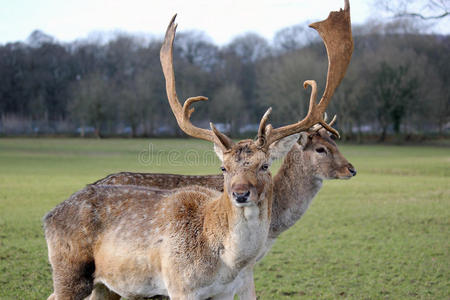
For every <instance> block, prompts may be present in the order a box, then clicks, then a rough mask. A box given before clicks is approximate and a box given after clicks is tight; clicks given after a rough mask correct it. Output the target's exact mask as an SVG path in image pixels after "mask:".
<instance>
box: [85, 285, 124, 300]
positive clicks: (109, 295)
mask: <svg viewBox="0 0 450 300" xmlns="http://www.w3.org/2000/svg"><path fill="white" fill-rule="evenodd" d="M86 300H120V296H119V295H117V294H116V293H114V292H113V291H111V290H109V289H108V288H107V287H106V286H105V285H104V284H101V283H98V284H96V285H95V287H94V290H93V291H92V294H91V295H90V296H89V297H88V298H86Z"/></svg>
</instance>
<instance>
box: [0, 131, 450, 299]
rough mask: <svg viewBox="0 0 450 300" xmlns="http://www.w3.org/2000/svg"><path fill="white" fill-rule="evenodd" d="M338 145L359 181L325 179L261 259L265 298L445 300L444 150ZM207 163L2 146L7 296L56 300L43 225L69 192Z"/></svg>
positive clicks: (160, 151) (100, 147) (40, 145)
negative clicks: (113, 176)
mask: <svg viewBox="0 0 450 300" xmlns="http://www.w3.org/2000/svg"><path fill="white" fill-rule="evenodd" d="M149 145H151V146H150V147H149ZM340 148H341V150H342V152H343V153H344V155H345V156H346V157H347V158H348V159H349V160H350V161H351V162H352V163H353V164H354V165H355V166H356V168H357V170H358V175H357V176H356V177H355V178H353V179H352V180H350V181H330V182H326V183H325V185H324V188H323V189H322V190H321V192H320V194H319V195H318V197H317V198H316V199H315V200H314V202H313V204H312V205H311V207H310V209H309V210H308V212H307V213H306V215H305V216H304V217H303V218H302V220H300V221H299V222H298V223H297V224H296V225H295V226H294V227H293V228H291V229H290V230H289V231H287V232H286V233H284V234H283V235H282V236H281V237H280V239H279V240H278V241H277V243H276V244H275V246H274V247H273V249H272V251H271V252H270V253H269V254H268V255H267V257H266V258H265V259H264V260H263V261H261V262H260V263H259V265H258V266H257V267H256V270H255V277H256V289H257V294H258V295H259V297H260V299H283V298H284V299H296V298H305V299H334V298H348V299H449V298H450V271H449V270H450V255H449V228H450V227H449V222H450V205H449V204H450V151H449V148H433V147H396V146H342V147H340ZM192 150H195V151H192ZM195 153H200V155H199V157H197V156H196V154H195ZM205 157H206V158H205ZM212 157H213V156H212V151H211V145H209V144H208V143H206V142H205V143H204V142H201V141H195V140H163V139H156V140H155V139H152V140H144V139H142V140H125V139H120V140H119V139H117V140H114V139H111V140H80V139H0V299H45V298H46V297H47V296H48V295H49V294H50V293H51V270H50V267H49V264H48V262H47V249H46V245H45V241H44V237H43V232H42V224H41V218H42V216H43V215H44V214H45V213H46V212H47V211H49V210H50V209H51V208H53V207H54V206H55V205H56V204H58V203H59V202H61V201H63V200H64V199H66V198H67V197H68V196H69V195H70V194H72V193H73V192H75V191H77V190H79V189H81V188H82V187H83V186H84V185H86V184H87V183H90V182H93V181H95V180H97V179H99V178H102V177H104V176H105V175H107V174H110V173H113V172H118V171H124V170H127V171H145V172H172V173H184V174H206V173H217V170H218V167H219V163H218V161H217V160H215V159H213V158H212ZM150 158H152V160H151V159H150Z"/></svg>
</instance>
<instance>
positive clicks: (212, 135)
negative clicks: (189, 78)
mask: <svg viewBox="0 0 450 300" xmlns="http://www.w3.org/2000/svg"><path fill="white" fill-rule="evenodd" d="M176 17H177V15H174V16H173V17H172V20H170V23H169V26H168V27H167V31H166V36H165V38H164V42H163V44H162V47H161V51H160V60H161V66H162V69H163V73H164V78H165V79H166V92H167V98H168V99H169V104H170V108H171V109H172V112H173V114H174V115H175V118H176V119H177V123H178V126H180V128H181V129H182V130H183V131H184V132H185V133H186V134H188V135H190V136H192V137H196V138H199V139H203V140H207V141H210V142H213V143H216V144H217V145H219V146H221V147H222V148H223V149H224V150H226V149H229V148H231V146H232V145H233V141H232V140H231V139H230V138H228V137H227V136H226V135H224V134H222V133H221V132H219V130H217V128H216V127H215V126H214V124H212V123H210V126H211V129H212V130H208V129H203V128H199V127H196V126H194V125H193V124H192V123H191V121H190V117H191V114H192V113H193V112H194V108H190V106H191V104H192V103H194V102H197V101H207V100H208V98H207V97H203V96H197V97H191V98H188V99H187V100H186V101H185V102H184V104H183V107H182V106H181V104H180V101H179V100H178V96H177V92H176V88H175V74H174V70H173V42H174V39H175V32H176V29H177V24H175V18H176Z"/></svg>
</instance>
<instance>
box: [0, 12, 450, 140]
mask: <svg viewBox="0 0 450 300" xmlns="http://www.w3.org/2000/svg"><path fill="white" fill-rule="evenodd" d="M353 34H354V41H355V50H354V54H353V57H352V61H351V64H350V67H349V69H348V71H347V74H346V76H345V78H344V80H343V81H342V83H341V85H340V87H339V88H338V89H337V91H336V93H335V95H334V99H333V100H332V102H331V105H330V107H329V113H330V114H337V115H338V122H337V128H338V129H339V130H340V131H341V132H342V135H343V136H344V138H347V139H360V138H361V137H363V136H365V135H374V136H375V135H376V136H377V138H379V139H380V140H384V139H386V138H387V136H389V135H392V134H395V135H402V136H409V135H425V134H429V133H438V134H445V133H448V131H449V127H450V126H449V122H450V119H449V116H450V90H449V89H450V84H449V83H450V80H449V77H450V37H449V36H448V35H447V36H442V35H429V34H422V33H421V32H420V30H416V29H415V28H414V26H411V24H409V23H408V22H405V21H398V20H397V21H394V22H392V23H387V24H373V23H372V24H365V25H364V26H355V27H354V28H353ZM161 42H162V40H161V39H157V38H144V37H142V36H136V35H132V34H125V33H121V34H117V35H116V36H115V37H114V38H111V39H109V40H108V41H107V42H104V41H101V40H92V39H86V40H79V41H74V42H71V43H60V42H58V41H56V40H55V39H53V38H52V37H51V36H48V35H46V34H45V33H43V32H40V31H35V32H33V33H32V34H31V35H30V37H29V38H28V39H27V41H26V42H16V43H8V44H5V45H0V78H1V79H2V80H1V81H0V116H1V122H0V134H4V135H5V134H36V135H38V134H48V133H50V134H51V133H65V134H80V135H82V136H84V135H95V136H98V137H100V136H102V135H117V134H122V135H130V136H161V135H163V136H171V135H180V134H181V133H180V131H179V130H178V127H177V126H176V122H175V119H174V117H173V116H172V113H171V111H170V108H169V105H168V103H167V100H166V94H165V83H164V78H163V75H162V71H161V67H160V63H159V49H160V46H161ZM174 66H175V73H176V80H177V91H178V94H179V98H180V99H186V98H188V97H191V96H197V95H204V96H208V97H209V99H210V101H209V102H208V103H201V104H199V105H197V106H196V112H195V113H194V114H193V122H194V123H195V124H197V125H198V126H202V127H207V126H208V124H209V123H208V122H209V121H210V120H212V121H213V122H215V123H218V124H219V125H220V126H222V128H221V129H222V130H225V131H228V132H230V133H231V135H232V136H239V135H247V136H248V133H249V132H254V131H256V128H257V125H256V123H257V121H258V120H259V118H260V117H261V115H262V114H263V113H264V111H265V110H266V108H267V107H268V106H273V108H274V109H273V115H272V119H271V120H272V123H273V124H274V125H283V124H286V123H290V122H293V121H295V120H298V119H300V118H303V117H304V116H305V115H306V112H307V103H308V101H307V99H309V92H308V91H304V90H303V88H302V82H303V81H304V80H309V79H314V80H316V81H317V83H318V86H319V90H323V88H324V87H325V81H326V72H327V57H326V51H325V47H324V45H323V43H322V41H321V40H320V38H319V37H318V35H317V34H316V32H315V31H314V30H313V29H310V28H308V27H307V25H306V24H299V25H296V26H293V27H289V28H284V29H282V30H280V31H279V32H278V33H277V34H276V35H275V37H274V39H273V41H268V40H266V39H264V38H263V37H261V36H259V35H257V34H255V33H246V34H243V35H241V36H238V37H236V38H234V39H233V40H232V41H231V42H230V43H228V44H227V45H223V46H218V45H215V44H214V43H213V42H212V41H211V40H210V39H209V38H208V37H207V36H205V35H204V34H203V33H201V32H197V31H188V32H180V33H179V34H178V35H177V38H176V41H175V52H174Z"/></svg>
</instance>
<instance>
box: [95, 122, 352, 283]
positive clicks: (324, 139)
mask: <svg viewBox="0 0 450 300" xmlns="http://www.w3.org/2000/svg"><path fill="white" fill-rule="evenodd" d="M282 142H283V140H281V141H280V142H279V143H282ZM320 147H322V148H325V149H326V151H327V154H326V155H321V154H319V153H317V152H316V149H318V148H320ZM349 167H351V168H353V166H352V165H351V164H350V163H349V162H348V161H347V160H346V159H345V157H344V156H343V155H342V153H341V152H340V151H339V149H338V147H337V145H336V143H335V142H334V141H333V140H332V139H331V138H330V136H329V134H328V133H327V132H326V131H325V130H323V129H322V130H319V131H317V132H312V133H302V136H301V138H300V140H299V143H298V144H296V145H294V146H293V147H292V149H291V151H289V153H288V154H287V156H286V158H285V159H284V161H283V164H282V166H281V168H280V170H279V172H278V173H277V175H276V176H275V178H274V189H273V193H274V194H273V206H272V218H271V225H270V232H269V237H270V238H271V239H276V238H277V237H278V235H280V234H281V233H282V232H284V231H285V230H287V229H289V228H290V227H291V226H292V225H294V224H295V223H296V222H297V221H298V220H299V219H300V218H301V216H302V215H303V214H304V213H305V212H306V210H307V208H308V206H309V204H310V203H311V201H312V199H313V198H314V197H315V195H316V194H317V193H318V191H319V190H320V188H321V186H322V180H323V179H347V178H350V177H351V175H352V174H350V173H349V170H348V168H349ZM166 176H167V178H168V180H164V179H165V177H166ZM153 177H154V178H153ZM134 178H138V180H139V183H140V184H142V185H143V186H151V187H155V188H159V189H166V190H168V192H169V190H172V189H176V188H181V187H186V186H189V185H193V184H195V183H196V180H197V179H201V182H202V185H204V186H208V187H210V188H212V189H216V190H218V189H217V186H218V184H219V183H221V184H222V185H223V175H204V176H189V175H174V174H152V173H125V172H123V173H118V174H112V175H109V176H107V177H106V178H104V179H101V180H99V181H98V182H101V183H102V184H122V183H128V182H130V181H134ZM145 179H148V180H145ZM135 182H136V181H135ZM155 183H159V184H155ZM250 276H252V274H250Z"/></svg>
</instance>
